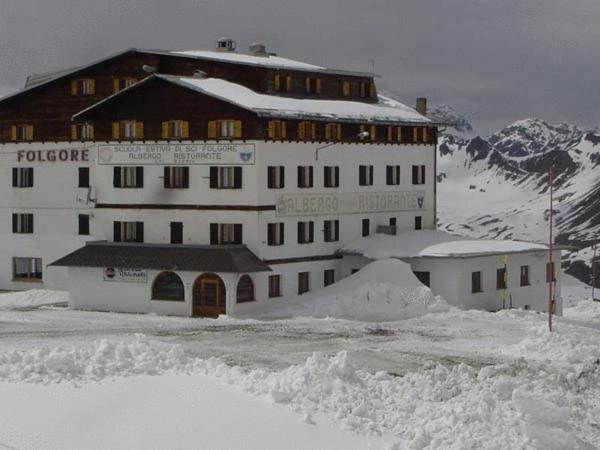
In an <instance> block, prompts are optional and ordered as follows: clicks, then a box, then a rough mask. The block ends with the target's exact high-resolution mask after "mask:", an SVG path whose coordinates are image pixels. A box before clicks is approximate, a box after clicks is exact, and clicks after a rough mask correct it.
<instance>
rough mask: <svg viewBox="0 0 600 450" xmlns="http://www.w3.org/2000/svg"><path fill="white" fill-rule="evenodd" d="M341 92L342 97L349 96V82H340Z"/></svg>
mask: <svg viewBox="0 0 600 450" xmlns="http://www.w3.org/2000/svg"><path fill="white" fill-rule="evenodd" d="M342 94H343V96H344V97H350V82H349V81H344V82H343V83H342Z"/></svg>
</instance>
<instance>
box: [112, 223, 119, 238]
mask: <svg viewBox="0 0 600 450" xmlns="http://www.w3.org/2000/svg"><path fill="white" fill-rule="evenodd" d="M113 241H114V242H121V222H113Z"/></svg>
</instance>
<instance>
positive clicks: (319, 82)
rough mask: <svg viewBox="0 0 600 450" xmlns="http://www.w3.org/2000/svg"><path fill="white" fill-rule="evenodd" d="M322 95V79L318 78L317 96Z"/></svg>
mask: <svg viewBox="0 0 600 450" xmlns="http://www.w3.org/2000/svg"><path fill="white" fill-rule="evenodd" d="M320 93H321V79H320V78H317V94H320Z"/></svg>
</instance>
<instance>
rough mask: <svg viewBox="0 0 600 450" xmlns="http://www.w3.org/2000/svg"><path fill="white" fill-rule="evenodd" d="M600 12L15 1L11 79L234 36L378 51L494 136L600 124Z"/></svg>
mask: <svg viewBox="0 0 600 450" xmlns="http://www.w3.org/2000/svg"><path fill="white" fill-rule="evenodd" d="M599 18H600V2H598V1H597V0H571V1H569V2H568V3H565V2H564V1H559V0H502V1H497V0H402V1H398V0H344V1H341V0H302V1H298V0H236V1H231V0H229V1H226V0H222V1H220V2H215V1H209V0H178V1H172V2H165V1H164V0H102V1H97V0H3V5H2V9H1V10H0V42H2V46H1V47H0V62H2V64H1V65H0V84H5V85H8V86H22V84H23V82H24V80H25V78H26V76H27V74H29V73H32V72H42V71H46V70H55V69H61V68H64V67H71V66H76V65H80V64H83V63H86V62H89V61H93V60H94V59H97V58H101V57H103V56H106V55H109V54H111V53H114V52H117V51H120V50H123V49H125V48H129V47H142V48H166V49H173V48H176V49H191V48H210V47H212V45H213V42H214V39H215V38H217V37H219V36H223V35H226V36H230V37H233V38H235V39H237V40H238V42H240V44H242V45H241V46H242V48H245V47H246V46H247V45H248V43H250V42H252V41H256V40H261V41H264V42H266V44H267V46H268V48H269V49H271V50H274V51H277V52H278V53H279V54H281V55H284V56H288V57H291V58H296V59H300V60H304V61H307V62H312V63H315V64H324V65H327V66H333V67H340V68H347V69H357V70H370V68H371V64H370V61H369V60H371V59H373V58H374V59H375V65H376V71H377V72H378V73H380V74H382V75H383V77H384V78H383V79H381V80H380V81H379V83H380V84H381V86H382V87H383V88H385V89H387V90H389V91H392V92H395V93H396V94H397V95H398V96H399V97H400V98H401V99H402V100H404V101H406V102H407V103H410V104H413V103H414V99H415V98H416V97H417V96H427V97H429V98H430V101H431V102H433V103H437V102H443V103H449V104H452V105H454V106H455V107H456V108H457V109H458V110H465V112H467V113H469V115H471V116H473V117H476V120H475V125H476V126H479V128H480V130H481V131H483V132H484V133H485V132H488V131H492V130H493V129H494V128H495V127H497V126H500V125H504V124H507V123H508V122H510V121H512V120H517V119H521V118H523V117H528V116H536V117H540V118H542V119H546V120H549V121H554V122H560V121H569V122H573V123H579V124H581V125H584V126H596V125H597V124H598V122H599V121H600V109H599V108H598V106H597V95H596V92H597V74H598V73H600V46H598V45H597V43H598V42H600V27H597V25H596V24H597V21H598V19H599ZM4 61H9V62H10V64H5V63H4Z"/></svg>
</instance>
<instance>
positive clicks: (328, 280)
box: [323, 269, 335, 287]
mask: <svg viewBox="0 0 600 450" xmlns="http://www.w3.org/2000/svg"><path fill="white" fill-rule="evenodd" d="M333 283H335V270H333V269H326V270H325V271H324V272H323V286H325V287H327V286H329V285H330V284H333Z"/></svg>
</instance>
